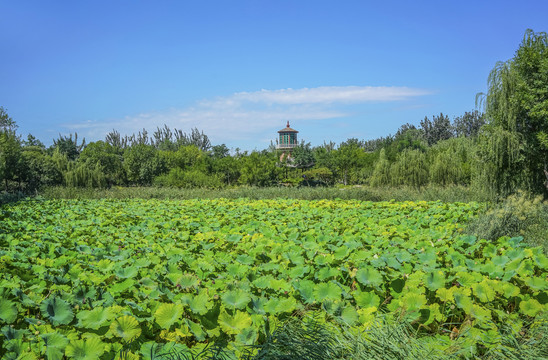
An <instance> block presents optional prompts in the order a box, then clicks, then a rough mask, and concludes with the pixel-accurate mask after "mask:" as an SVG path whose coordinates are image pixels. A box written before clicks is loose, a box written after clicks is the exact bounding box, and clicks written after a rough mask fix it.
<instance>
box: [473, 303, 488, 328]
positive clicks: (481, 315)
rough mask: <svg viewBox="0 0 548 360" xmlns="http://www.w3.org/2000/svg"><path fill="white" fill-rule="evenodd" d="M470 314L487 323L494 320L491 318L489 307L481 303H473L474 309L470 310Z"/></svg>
mask: <svg viewBox="0 0 548 360" xmlns="http://www.w3.org/2000/svg"><path fill="white" fill-rule="evenodd" d="M470 315H472V316H473V317H475V318H476V320H478V321H479V322H481V323H485V322H488V321H492V318H491V311H489V310H488V309H486V308H484V307H482V306H480V305H476V304H474V305H472V311H470Z"/></svg>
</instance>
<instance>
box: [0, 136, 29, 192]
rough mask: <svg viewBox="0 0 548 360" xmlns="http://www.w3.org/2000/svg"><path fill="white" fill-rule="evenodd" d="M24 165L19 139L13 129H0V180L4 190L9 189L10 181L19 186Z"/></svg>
mask: <svg viewBox="0 0 548 360" xmlns="http://www.w3.org/2000/svg"><path fill="white" fill-rule="evenodd" d="M24 165H25V164H24V161H23V157H22V146H21V140H20V139H19V137H18V136H17V134H16V133H15V130H9V129H7V130H0V181H3V182H4V190H5V191H9V190H10V185H9V184H10V182H17V183H19V187H21V182H22V180H23V172H24Z"/></svg>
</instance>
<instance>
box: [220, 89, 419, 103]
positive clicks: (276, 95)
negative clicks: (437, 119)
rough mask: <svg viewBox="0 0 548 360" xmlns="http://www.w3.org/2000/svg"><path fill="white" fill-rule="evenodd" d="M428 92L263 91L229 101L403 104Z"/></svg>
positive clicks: (234, 97)
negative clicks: (404, 101) (390, 102)
mask: <svg viewBox="0 0 548 360" xmlns="http://www.w3.org/2000/svg"><path fill="white" fill-rule="evenodd" d="M427 94H429V92H428V91H425V90H421V89H413V88H408V87H396V86H321V87H317V88H311V89H309V88H304V89H281V90H261V91H256V92H240V93H236V94H234V95H233V96H232V97H231V98H230V100H229V101H241V102H245V101H249V102H257V103H258V102H260V103H267V104H332V103H363V102H385V101H398V100H404V99H407V98H410V97H414V96H421V95H427Z"/></svg>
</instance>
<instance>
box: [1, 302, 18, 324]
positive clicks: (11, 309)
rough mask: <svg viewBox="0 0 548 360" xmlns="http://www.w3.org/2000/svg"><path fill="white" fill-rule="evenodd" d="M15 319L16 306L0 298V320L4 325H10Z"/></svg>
mask: <svg viewBox="0 0 548 360" xmlns="http://www.w3.org/2000/svg"><path fill="white" fill-rule="evenodd" d="M15 319H17V306H15V304H14V303H13V302H11V301H10V300H8V299H3V298H0V320H2V322H3V323H5V324H11V323H12V322H14V321H15Z"/></svg>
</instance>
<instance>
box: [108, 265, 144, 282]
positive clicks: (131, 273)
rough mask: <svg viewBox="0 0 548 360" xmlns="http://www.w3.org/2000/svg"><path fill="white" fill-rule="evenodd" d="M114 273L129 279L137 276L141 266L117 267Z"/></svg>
mask: <svg viewBox="0 0 548 360" xmlns="http://www.w3.org/2000/svg"><path fill="white" fill-rule="evenodd" d="M114 274H115V275H116V276H118V277H119V278H122V279H129V278H133V277H135V276H137V274H139V268H137V267H136V266H124V267H121V268H118V269H116V271H114Z"/></svg>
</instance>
